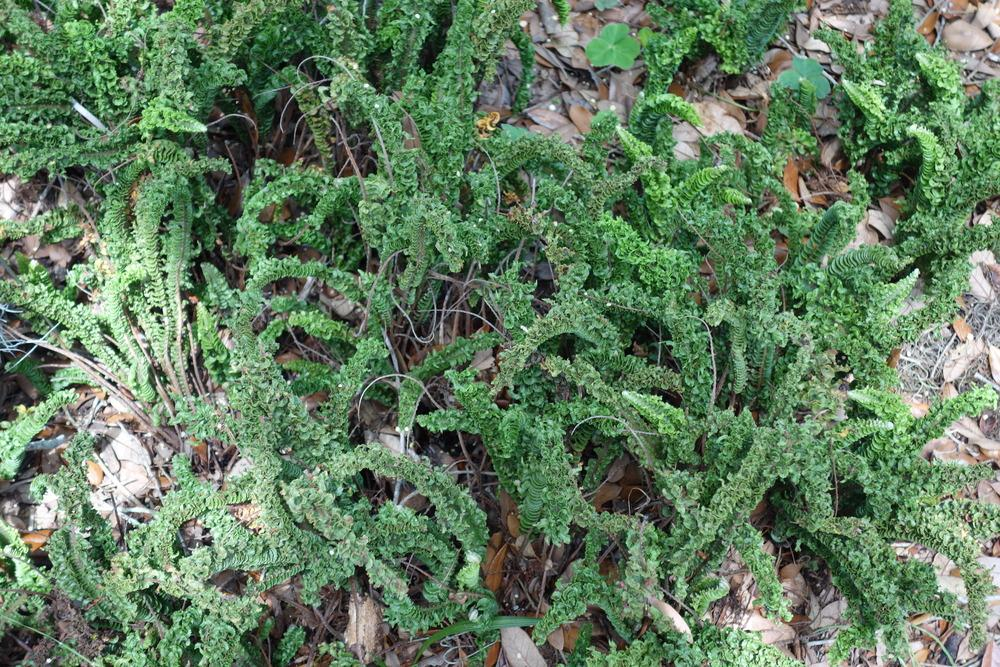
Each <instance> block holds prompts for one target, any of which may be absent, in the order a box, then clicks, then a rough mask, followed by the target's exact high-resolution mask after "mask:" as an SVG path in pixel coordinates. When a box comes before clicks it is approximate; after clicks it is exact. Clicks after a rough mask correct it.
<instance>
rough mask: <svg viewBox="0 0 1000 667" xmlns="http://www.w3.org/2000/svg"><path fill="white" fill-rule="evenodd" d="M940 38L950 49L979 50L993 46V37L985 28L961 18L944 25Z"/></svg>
mask: <svg viewBox="0 0 1000 667" xmlns="http://www.w3.org/2000/svg"><path fill="white" fill-rule="evenodd" d="M942 38H943V39H944V43H945V45H946V46H947V47H948V48H949V49H951V50H952V51H981V50H983V49H988V48H989V47H991V46H993V38H992V37H990V36H989V34H988V33H987V32H986V31H985V30H983V29H982V28H977V27H976V26H974V25H972V24H971V23H969V22H968V21H965V20H962V19H959V20H957V21H952V22H951V23H949V24H948V25H946V26H945V27H944V32H943V33H942Z"/></svg>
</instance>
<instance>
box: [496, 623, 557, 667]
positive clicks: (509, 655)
mask: <svg viewBox="0 0 1000 667" xmlns="http://www.w3.org/2000/svg"><path fill="white" fill-rule="evenodd" d="M500 646H501V647H502V649H503V655H504V658H506V659H507V663H508V664H510V665H511V666H512V667H546V663H545V658H543V657H542V654H541V653H539V651H538V647H537V646H535V642H533V641H531V637H530V636H528V633H527V632H525V631H524V630H522V629H521V628H501V629H500Z"/></svg>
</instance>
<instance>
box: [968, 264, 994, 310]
mask: <svg viewBox="0 0 1000 667" xmlns="http://www.w3.org/2000/svg"><path fill="white" fill-rule="evenodd" d="M969 291H971V292H972V296H974V297H976V298H977V299H979V300H981V301H992V300H993V299H995V298H997V291H996V288H994V287H993V283H992V281H990V278H989V275H988V274H987V273H986V270H985V269H984V268H983V267H982V266H981V265H980V266H977V267H976V268H974V269H973V270H972V273H971V274H969Z"/></svg>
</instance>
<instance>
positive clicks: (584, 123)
mask: <svg viewBox="0 0 1000 667" xmlns="http://www.w3.org/2000/svg"><path fill="white" fill-rule="evenodd" d="M593 117H594V114H592V113H590V112H589V111H587V109H586V108H584V107H582V106H580V105H579V104H571V105H570V107H569V119H570V120H571V121H573V124H574V125H576V129H578V130H580V132H583V133H586V132H590V121H591V119H593Z"/></svg>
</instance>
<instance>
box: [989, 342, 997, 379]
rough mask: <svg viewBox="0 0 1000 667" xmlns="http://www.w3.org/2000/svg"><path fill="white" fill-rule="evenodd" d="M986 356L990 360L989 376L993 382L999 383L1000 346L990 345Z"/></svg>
mask: <svg viewBox="0 0 1000 667" xmlns="http://www.w3.org/2000/svg"><path fill="white" fill-rule="evenodd" d="M988 356H989V360H990V376H991V377H992V378H993V381H994V382H997V383H1000V347H997V346H996V345H990V349H989V353H988Z"/></svg>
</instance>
